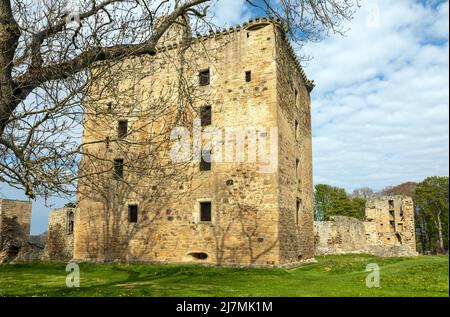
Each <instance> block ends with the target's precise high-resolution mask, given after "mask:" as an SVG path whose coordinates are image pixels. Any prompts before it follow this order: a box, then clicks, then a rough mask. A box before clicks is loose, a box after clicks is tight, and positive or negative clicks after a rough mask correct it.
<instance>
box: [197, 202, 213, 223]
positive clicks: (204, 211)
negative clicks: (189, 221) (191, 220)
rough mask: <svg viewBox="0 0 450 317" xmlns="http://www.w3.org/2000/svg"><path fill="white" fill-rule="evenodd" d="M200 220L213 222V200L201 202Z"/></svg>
mask: <svg viewBox="0 0 450 317" xmlns="http://www.w3.org/2000/svg"><path fill="white" fill-rule="evenodd" d="M200 221H201V222H211V202H202V203H200Z"/></svg>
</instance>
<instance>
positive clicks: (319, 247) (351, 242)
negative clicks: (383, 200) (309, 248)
mask: <svg viewBox="0 0 450 317" xmlns="http://www.w3.org/2000/svg"><path fill="white" fill-rule="evenodd" d="M314 232H315V247H316V255H329V254H348V253H366V252H368V246H367V243H366V231H365V228H364V223H363V222H362V221H360V220H358V219H354V218H349V217H341V216H335V217H331V219H330V221H316V222H315V224H314Z"/></svg>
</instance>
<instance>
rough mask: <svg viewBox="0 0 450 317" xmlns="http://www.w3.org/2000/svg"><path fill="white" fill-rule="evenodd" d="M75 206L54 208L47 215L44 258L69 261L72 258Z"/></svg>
mask: <svg viewBox="0 0 450 317" xmlns="http://www.w3.org/2000/svg"><path fill="white" fill-rule="evenodd" d="M75 213H76V209H75V208H60V209H54V210H52V211H51V212H50V214H49V216H48V233H47V242H46V244H45V251H44V258H45V259H47V260H51V261H69V260H71V259H72V258H73V236H74V234H73V233H74V228H75Z"/></svg>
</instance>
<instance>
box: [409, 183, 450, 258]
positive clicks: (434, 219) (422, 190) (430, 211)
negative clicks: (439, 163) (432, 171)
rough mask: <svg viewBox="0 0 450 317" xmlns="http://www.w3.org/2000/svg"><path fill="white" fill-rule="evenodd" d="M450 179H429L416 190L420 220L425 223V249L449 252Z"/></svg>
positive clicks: (423, 240) (423, 241)
mask: <svg viewBox="0 0 450 317" xmlns="http://www.w3.org/2000/svg"><path fill="white" fill-rule="evenodd" d="M448 196H449V178H448V177H429V178H427V179H425V180H424V181H423V182H422V183H420V184H419V185H418V186H417V188H416V207H417V217H418V220H419V221H421V222H423V230H424V232H421V234H426V235H427V236H428V237H427V239H422V244H426V245H422V248H423V249H426V248H427V247H428V249H429V250H430V251H432V252H435V253H443V252H448V238H449V237H448V217H449V200H448V198H449V197H448Z"/></svg>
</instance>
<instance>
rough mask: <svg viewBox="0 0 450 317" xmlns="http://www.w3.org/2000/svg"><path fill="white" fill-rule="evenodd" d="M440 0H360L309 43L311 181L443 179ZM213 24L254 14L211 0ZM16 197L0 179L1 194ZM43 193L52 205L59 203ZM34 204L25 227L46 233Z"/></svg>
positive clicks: (238, 0)
mask: <svg viewBox="0 0 450 317" xmlns="http://www.w3.org/2000/svg"><path fill="white" fill-rule="evenodd" d="M448 7H449V5H448V1H435V0H430V1H419V0H417V1H415V0H396V1H388V0H366V1H364V3H363V4H362V8H361V9H360V11H359V12H358V14H357V15H356V16H355V19H354V20H352V21H350V22H349V23H347V25H348V27H349V28H350V30H349V32H348V33H347V34H346V36H345V37H341V36H337V35H336V36H330V37H327V38H325V39H324V40H323V41H322V42H319V43H308V44H307V45H305V46H304V47H303V48H302V52H299V53H301V54H299V55H305V54H306V55H310V56H311V57H312V59H311V60H310V61H308V62H305V63H304V64H305V67H304V68H305V71H306V73H307V75H308V77H309V78H311V79H314V80H315V82H316V84H317V87H316V89H315V90H314V91H313V93H312V123H313V151H314V152H313V161H314V165H313V168H314V170H313V172H314V183H315V184H317V183H327V184H331V185H335V186H340V187H344V188H346V189H347V190H348V191H351V190H353V189H354V188H358V187H365V186H370V187H373V188H374V189H375V190H380V189H382V188H384V187H386V186H389V185H396V184H399V183H402V182H406V181H421V180H422V179H424V178H425V177H427V176H448V174H449V168H448V162H449V147H448V142H449V119H448V118H449V117H448V116H449V102H448V98H449V91H448V85H449V82H448V75H449V58H448V52H449V41H448V36H449V34H448V14H449V13H448ZM214 11H215V12H216V16H215V17H214V22H215V23H216V24H217V25H219V26H230V25H234V24H242V22H243V21H245V20H247V19H248V18H251V17H255V16H256V15H255V14H254V13H253V12H252V11H251V10H249V8H248V7H246V5H245V1H244V0H231V1H230V0H219V1H218V3H217V4H216V6H215V7H214ZM2 196H3V197H5V196H7V197H10V198H19V199H20V198H24V195H23V194H22V193H21V192H19V191H18V190H12V189H9V188H6V187H5V186H4V185H0V197H2ZM64 202H65V201H64V200H62V199H52V200H51V203H52V204H54V206H55V207H61V206H62V205H63V204H64ZM48 211H49V208H46V207H45V205H44V202H43V200H42V199H41V200H39V201H38V202H36V203H33V215H32V233H33V234H36V233H40V232H42V231H44V230H46V227H47V213H48Z"/></svg>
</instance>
